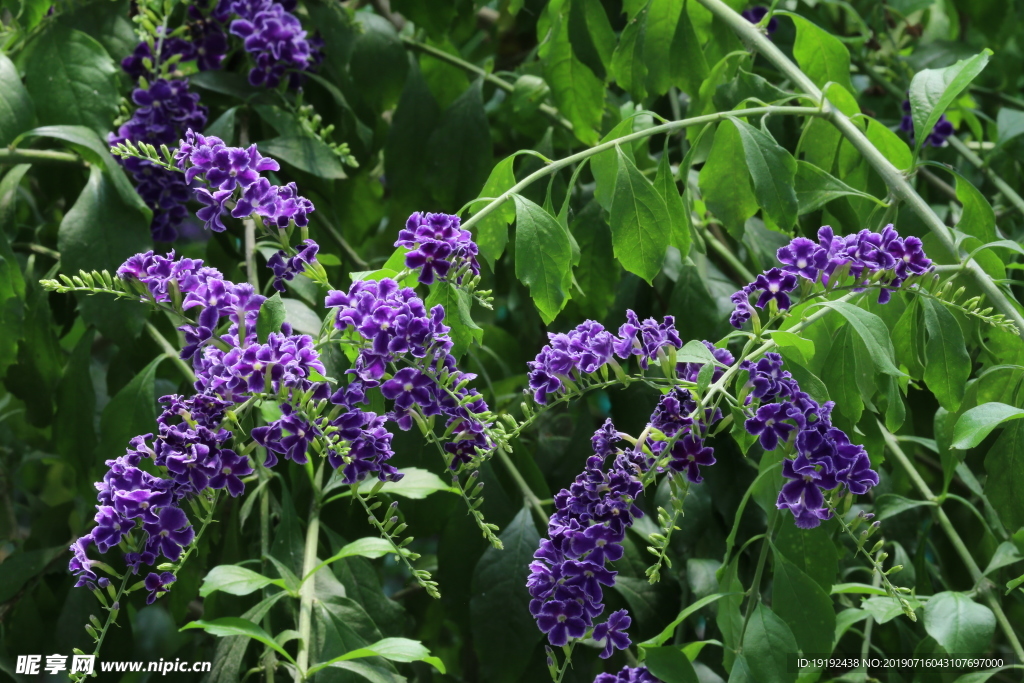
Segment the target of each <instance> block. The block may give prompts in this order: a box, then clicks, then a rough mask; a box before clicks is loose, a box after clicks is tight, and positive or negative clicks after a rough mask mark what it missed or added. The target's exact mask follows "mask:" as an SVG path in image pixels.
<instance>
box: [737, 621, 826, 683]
mask: <svg viewBox="0 0 1024 683" xmlns="http://www.w3.org/2000/svg"><path fill="white" fill-rule="evenodd" d="M831 635H832V634H831V633H829V636H830V637H831ZM796 648H797V644H796V638H794V637H793V632H792V631H790V629H789V626H787V625H786V622H784V621H783V620H782V619H780V618H779V616H778V615H777V614H775V613H774V612H772V610H770V609H769V608H768V607H766V606H765V605H764V604H762V603H758V604H757V607H755V608H754V613H753V614H752V615H751V617H750V622H749V623H748V624H747V631H746V633H745V634H744V636H743V655H744V657H745V659H746V660H747V666H748V667H749V668H750V672H751V674H753V677H754V680H755V681H757V683H793V682H794V681H796V672H790V671H789V666H788V664H787V662H786V658H787V657H788V656H789V655H791V654H792V653H794V652H796Z"/></svg>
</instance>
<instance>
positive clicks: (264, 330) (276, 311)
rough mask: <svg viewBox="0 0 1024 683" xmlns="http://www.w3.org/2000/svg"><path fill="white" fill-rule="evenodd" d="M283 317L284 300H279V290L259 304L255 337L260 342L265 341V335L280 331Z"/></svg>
mask: <svg viewBox="0 0 1024 683" xmlns="http://www.w3.org/2000/svg"><path fill="white" fill-rule="evenodd" d="M284 317H285V308H284V301H282V300H281V293H280V292H278V293H277V294H274V296H272V297H270V298H268V299H266V300H265V301H264V302H263V304H262V305H261V306H260V312H259V317H258V318H257V319H256V337H257V338H258V339H259V342H260V343H261V344H266V343H267V336H268V335H269V334H270V333H271V332H280V331H281V323H283V322H284Z"/></svg>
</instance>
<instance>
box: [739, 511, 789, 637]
mask: <svg viewBox="0 0 1024 683" xmlns="http://www.w3.org/2000/svg"><path fill="white" fill-rule="evenodd" d="M779 519H781V517H780V516H779V514H778V512H775V511H773V513H772V515H771V519H770V520H769V522H768V533H766V534H765V537H764V540H763V541H761V554H760V555H758V557H757V569H755V570H754V581H753V582H752V583H751V584H750V597H749V598H747V612H746V614H744V615H743V628H742V629H740V648H742V647H743V635H744V634H745V633H746V632H747V624H748V623H750V617H752V616H754V608H755V607H757V604H758V603H759V602H761V575H762V574H764V565H765V562H766V561H767V560H768V549H769V548H770V547H771V538H772V535H773V534H774V533H775V527H776V526H777V522H778V520H779Z"/></svg>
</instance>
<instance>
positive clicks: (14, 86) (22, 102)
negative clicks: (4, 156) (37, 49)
mask: <svg viewBox="0 0 1024 683" xmlns="http://www.w3.org/2000/svg"><path fill="white" fill-rule="evenodd" d="M0 92H2V93H3V96H2V97H0V146H2V147H6V146H7V145H9V144H11V142H12V141H13V140H14V138H16V137H18V135H19V134H21V133H24V132H25V131H26V130H28V129H29V128H31V127H32V122H33V121H34V120H35V109H34V108H33V106H32V98H31V97H30V96H29V94H28V91H27V90H26V89H25V86H24V85H22V83H21V76H19V75H18V69H17V68H16V67H15V66H14V63H13V62H12V61H11V60H10V59H8V58H7V56H6V55H0Z"/></svg>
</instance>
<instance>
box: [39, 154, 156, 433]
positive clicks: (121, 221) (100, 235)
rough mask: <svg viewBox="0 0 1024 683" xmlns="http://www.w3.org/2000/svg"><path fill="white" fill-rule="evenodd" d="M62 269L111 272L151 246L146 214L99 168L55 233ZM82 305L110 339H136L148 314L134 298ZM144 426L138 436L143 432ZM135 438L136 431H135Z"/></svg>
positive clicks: (81, 301)
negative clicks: (138, 209)
mask: <svg viewBox="0 0 1024 683" xmlns="http://www.w3.org/2000/svg"><path fill="white" fill-rule="evenodd" d="M57 248H58V249H59V250H60V252H61V270H62V271H63V272H65V273H78V271H79V270H90V271H91V270H108V271H110V272H111V273H113V272H115V271H116V270H117V268H118V267H119V266H120V265H121V264H122V263H124V262H125V260H126V259H128V258H129V257H130V256H132V255H134V254H137V253H139V252H144V251H146V250H147V249H149V248H150V241H149V225H148V224H147V222H146V221H145V219H144V218H143V216H142V214H141V213H139V212H138V211H136V210H135V208H134V207H131V206H128V205H127V204H125V203H124V201H123V200H122V198H121V196H119V195H118V192H117V189H116V188H115V186H114V184H113V183H112V182H111V180H110V176H108V175H107V174H106V173H105V172H104V171H103V170H102V169H101V168H100V167H98V166H93V167H91V168H90V169H89V181H88V182H87V183H86V185H85V187H84V188H83V189H82V192H81V193H80V194H79V195H78V199H76V200H75V204H74V206H72V207H71V209H70V210H69V211H68V212H67V214H65V215H64V219H63V220H62V221H61V223H60V228H59V229H58V231H57ZM78 306H79V310H80V311H81V314H82V317H83V318H84V319H85V320H86V322H89V323H92V324H94V325H96V327H97V328H99V330H100V332H101V333H102V334H103V336H105V337H107V338H108V339H116V340H119V341H122V342H123V341H126V340H129V339H134V338H135V337H136V336H137V335H138V334H139V332H140V331H141V330H142V326H143V322H144V321H145V319H146V316H147V315H148V314H149V310H148V309H147V308H146V307H145V306H141V305H139V304H137V303H135V302H133V301H128V300H121V301H112V300H110V299H103V298H100V297H94V296H88V295H81V296H79V297H78ZM147 431H151V430H149V429H142V430H140V431H139V432H137V433H138V434H145V433H146V432H147ZM132 436H134V434H133V435H132Z"/></svg>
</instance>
